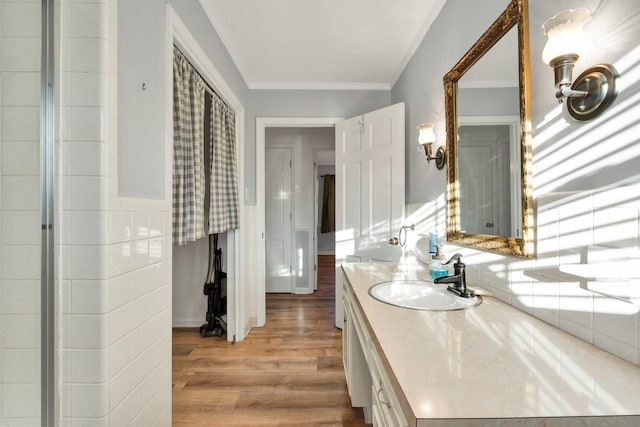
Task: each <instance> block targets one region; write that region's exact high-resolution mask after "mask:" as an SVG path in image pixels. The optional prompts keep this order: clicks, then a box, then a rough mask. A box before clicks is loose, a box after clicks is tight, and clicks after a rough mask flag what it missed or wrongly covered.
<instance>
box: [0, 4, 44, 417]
mask: <svg viewBox="0 0 640 427" xmlns="http://www.w3.org/2000/svg"><path fill="white" fill-rule="evenodd" d="M40 32H41V30H40V1H39V0H0V43H1V45H0V93H1V96H0V99H1V103H0V259H1V260H2V261H1V265H0V425H15V424H26V425H39V423H40V421H39V416H40V405H38V404H34V402H38V401H39V399H40V316H39V313H40V217H39V213H40V199H39V196H38V195H39V193H40V192H39V182H40V180H39V170H40V165H39V155H38V152H39V138H40V134H39V113H40Z"/></svg>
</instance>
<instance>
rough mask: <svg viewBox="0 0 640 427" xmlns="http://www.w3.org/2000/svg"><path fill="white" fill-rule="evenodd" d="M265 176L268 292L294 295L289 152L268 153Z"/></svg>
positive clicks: (284, 150)
mask: <svg viewBox="0 0 640 427" xmlns="http://www.w3.org/2000/svg"><path fill="white" fill-rule="evenodd" d="M265 176H266V182H265V208H266V215H265V223H266V224H265V240H266V251H267V253H266V285H265V286H266V291H267V292H286V293H290V292H292V289H293V274H292V263H291V240H292V200H291V196H292V191H291V151H290V150H289V149H288V148H267V149H265Z"/></svg>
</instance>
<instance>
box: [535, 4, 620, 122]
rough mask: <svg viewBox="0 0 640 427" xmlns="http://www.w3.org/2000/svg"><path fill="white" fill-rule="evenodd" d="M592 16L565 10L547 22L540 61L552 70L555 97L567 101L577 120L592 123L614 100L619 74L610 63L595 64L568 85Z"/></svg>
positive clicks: (544, 27)
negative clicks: (544, 42)
mask: <svg viewBox="0 0 640 427" xmlns="http://www.w3.org/2000/svg"><path fill="white" fill-rule="evenodd" d="M590 19H591V15H590V14H589V11H588V10H587V9H585V8H578V9H571V10H565V11H562V12H560V13H558V14H557V15H555V16H553V17H551V18H549V19H547V20H546V21H545V23H544V24H543V25H542V29H543V31H544V34H545V35H546V36H547V37H548V40H547V44H546V45H545V47H544V50H543V51H542V60H543V61H544V62H545V63H546V64H548V65H550V66H551V67H553V71H554V74H555V85H556V98H558V101H559V102H562V101H563V100H564V99H565V98H566V100H567V110H568V111H569V114H570V115H571V117H573V118H574V119H575V120H578V121H583V122H584V121H588V120H591V119H593V118H595V117H597V116H599V115H600V114H602V112H603V111H604V110H606V109H607V108H608V107H609V106H610V105H611V104H612V103H613V101H614V100H615V99H616V96H617V94H618V92H617V89H616V79H617V78H618V77H619V74H618V71H617V70H616V69H615V68H614V67H613V65H610V64H598V65H594V66H593V67H590V68H588V69H586V70H585V71H584V72H583V73H582V74H580V75H579V76H578V77H577V78H576V80H575V81H574V82H573V83H572V82H571V79H572V77H571V75H572V73H573V66H574V64H575V63H576V62H577V61H578V59H579V58H580V53H581V52H582V47H583V46H584V44H585V35H584V29H583V27H584V26H585V24H586V23H587V22H589V20H590Z"/></svg>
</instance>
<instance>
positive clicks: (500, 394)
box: [343, 262, 640, 425]
mask: <svg viewBox="0 0 640 427" xmlns="http://www.w3.org/2000/svg"><path fill="white" fill-rule="evenodd" d="M343 269H344V271H345V273H346V275H347V278H348V279H349V282H350V283H351V286H352V288H353V290H354V293H355V296H356V299H357V301H358V303H359V305H360V308H361V310H362V312H363V313H362V314H363V317H364V319H365V321H366V322H367V323H368V327H369V329H370V331H371V332H372V333H373V335H374V337H373V338H374V340H375V342H376V345H377V347H378V350H379V351H380V352H381V353H382V354H381V356H383V359H385V363H386V364H387V368H388V369H389V371H390V372H389V374H390V376H393V377H394V378H392V381H395V382H396V386H399V388H400V389H401V395H400V393H397V394H399V396H398V397H399V398H400V399H401V400H403V404H404V405H405V406H406V405H408V406H409V407H410V409H411V411H412V412H413V415H414V416H415V418H416V419H417V420H421V419H425V420H426V419H431V420H444V419H451V418H457V419H504V418H545V417H563V418H564V417H594V416H613V415H638V414H640V368H639V367H637V366H635V365H632V364H630V363H628V362H626V361H624V360H622V359H620V358H618V357H616V356H614V355H612V354H610V353H607V352H605V351H604V350H601V349H599V348H597V347H595V346H593V345H591V344H589V343H587V342H585V341H582V340H580V339H578V338H576V337H574V336H572V335H570V334H567V333H566V332H563V331H562V330H560V329H558V328H555V327H553V326H551V325H549V324H547V323H544V322H542V321H540V320H538V319H536V318H534V317H532V316H530V315H528V314H526V313H524V312H522V311H519V310H517V309H515V308H513V307H511V306H509V305H508V304H505V303H503V302H501V301H499V300H498V299H496V298H493V297H488V296H485V297H483V298H484V301H483V302H482V304H480V305H479V306H477V307H475V308H473V309H469V310H462V311H448V312H435V311H419V310H411V309H406V308H399V307H395V306H392V305H389V304H385V303H382V302H379V301H377V300H375V299H373V298H372V297H370V296H369V294H368V289H369V287H370V286H372V285H374V284H376V283H380V282H385V281H389V280H396V279H418V280H420V279H427V278H428V273H427V272H426V271H425V269H424V268H423V267H422V266H419V265H401V264H394V263H378V262H377V263H360V264H344V265H343ZM408 415H411V414H408ZM410 423H411V424H413V422H410ZM629 425H633V424H629Z"/></svg>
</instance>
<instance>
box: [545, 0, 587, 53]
mask: <svg viewBox="0 0 640 427" xmlns="http://www.w3.org/2000/svg"><path fill="white" fill-rule="evenodd" d="M590 19H591V15H590V14H589V10H588V9H585V8H578V9H571V10H564V11H562V12H560V13H558V14H557V15H555V16H553V17H551V18H549V19H547V20H546V21H545V23H544V24H543V25H542V29H543V31H544V34H545V35H546V36H547V37H548V40H547V44H546V45H545V46H544V49H543V51H542V60H543V61H544V62H545V64H549V63H550V62H551V60H552V59H554V58H557V57H559V56H563V55H567V54H569V55H570V54H573V55H578V56H580V54H581V53H582V51H583V47H584V43H585V36H584V26H585V24H586V23H587V22H589V20H590Z"/></svg>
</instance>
